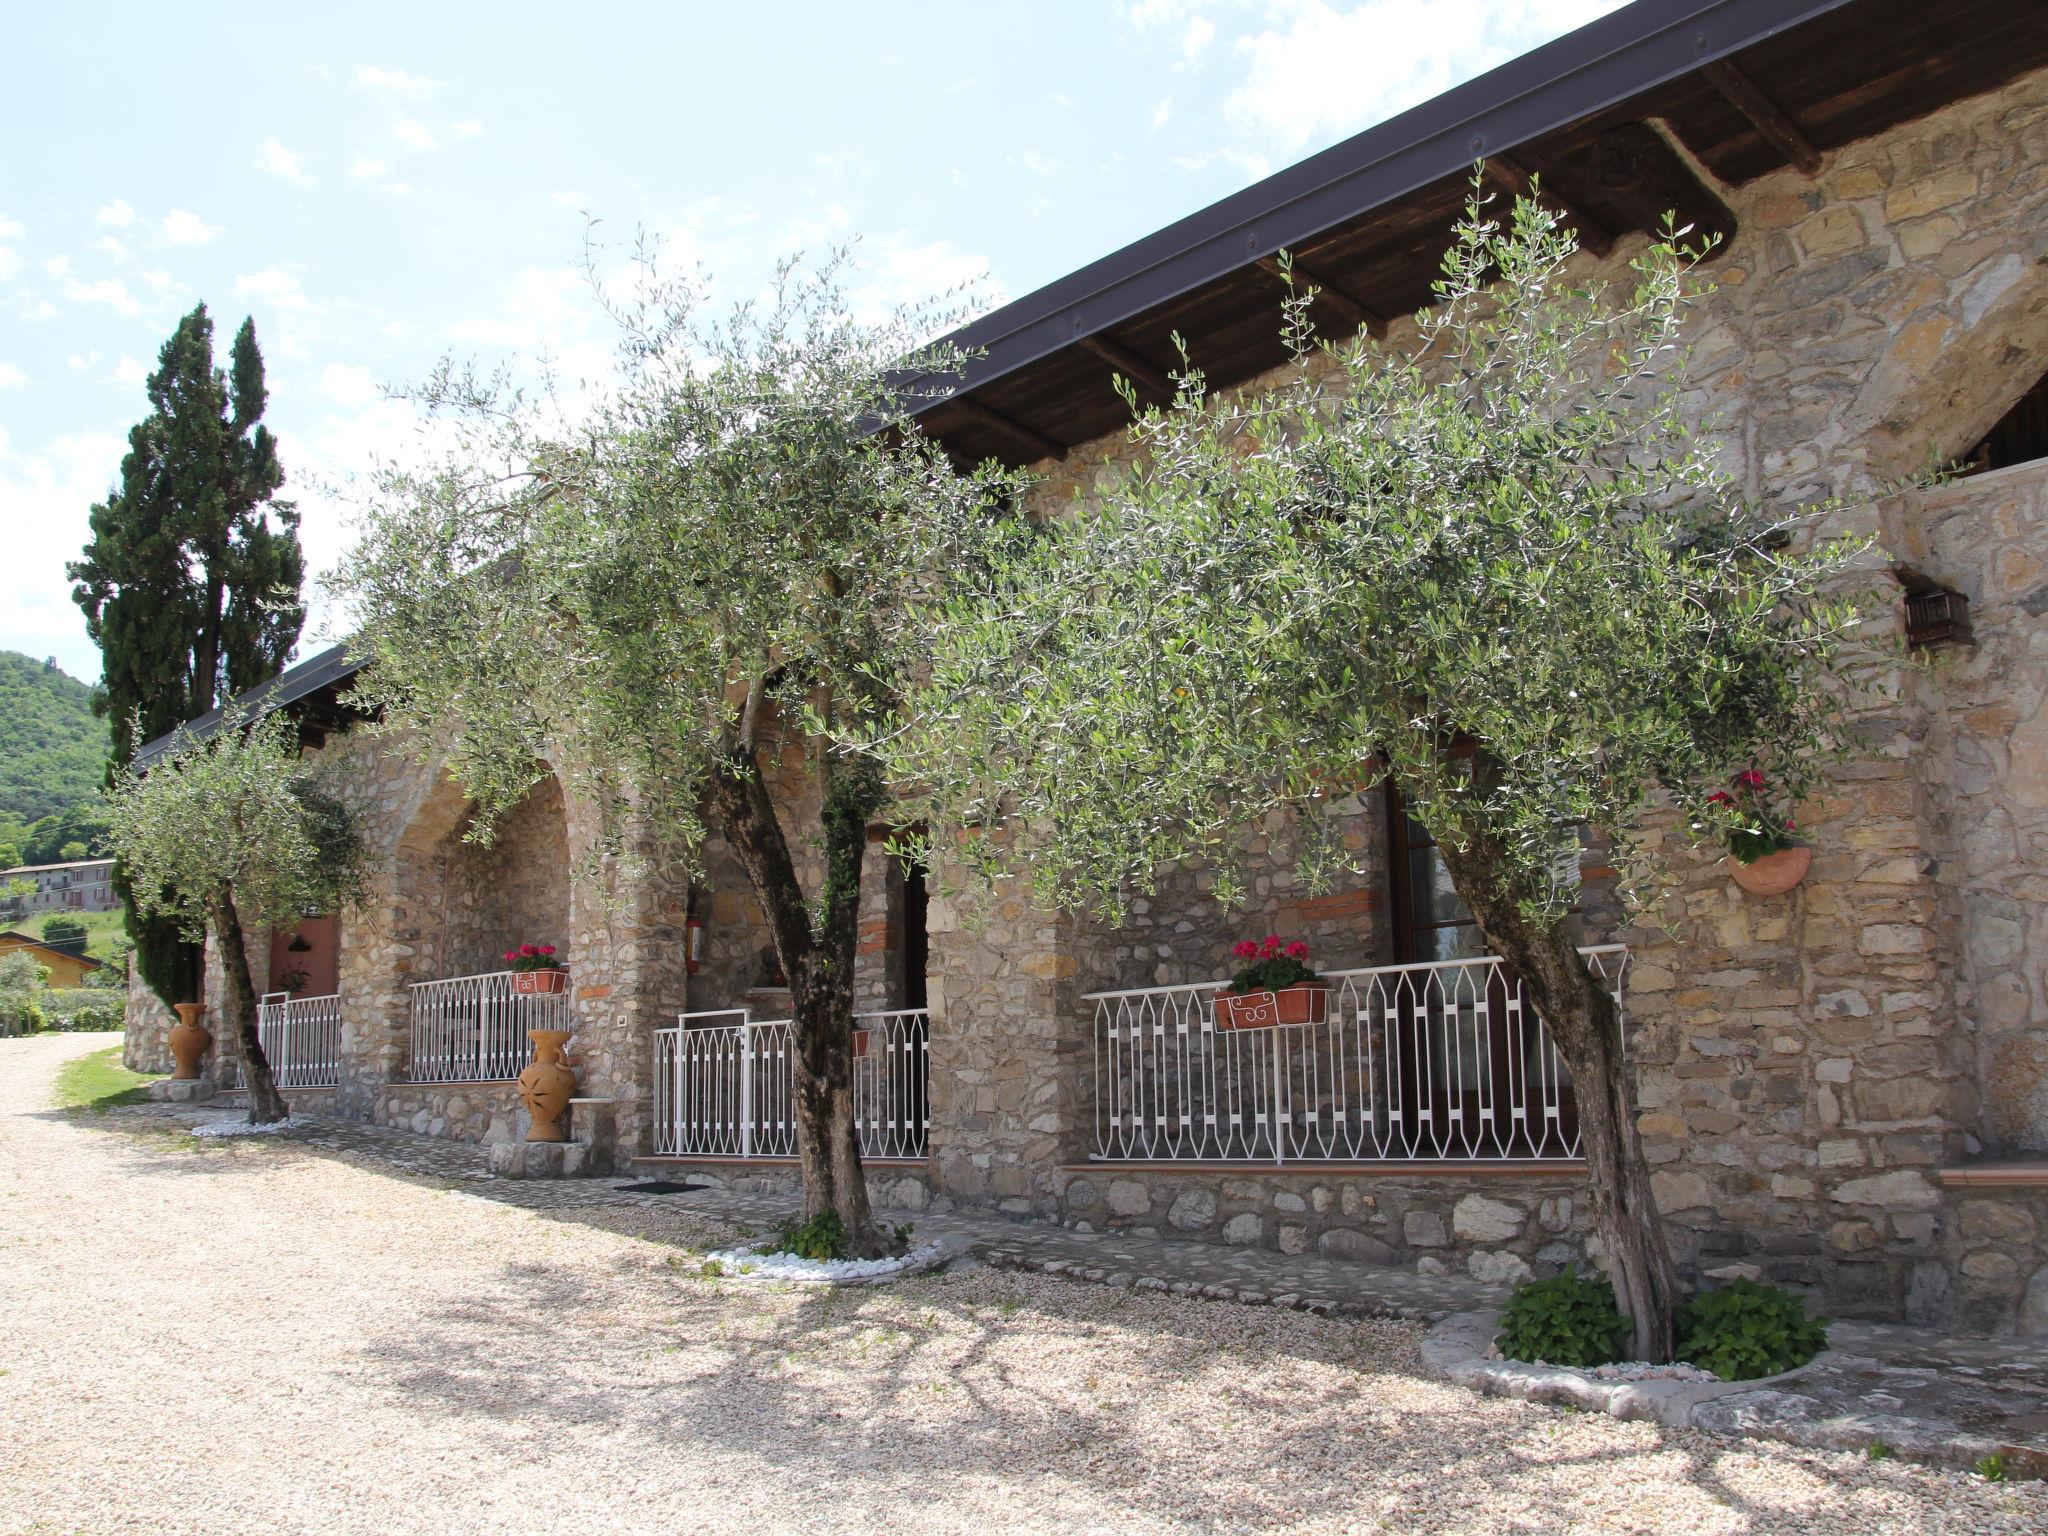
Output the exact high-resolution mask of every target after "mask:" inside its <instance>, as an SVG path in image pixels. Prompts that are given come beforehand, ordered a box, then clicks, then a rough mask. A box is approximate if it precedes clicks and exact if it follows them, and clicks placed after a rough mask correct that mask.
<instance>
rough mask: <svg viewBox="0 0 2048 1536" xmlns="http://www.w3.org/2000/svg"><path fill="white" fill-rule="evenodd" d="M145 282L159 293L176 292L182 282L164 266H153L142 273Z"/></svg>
mask: <svg viewBox="0 0 2048 1536" xmlns="http://www.w3.org/2000/svg"><path fill="white" fill-rule="evenodd" d="M142 280H143V282H145V283H147V284H148V285H149V286H150V288H151V289H153V290H154V291H156V292H157V293H175V292H176V291H177V290H178V289H179V288H180V287H181V286H182V284H180V283H179V281H178V280H177V279H176V278H175V277H173V276H171V274H170V273H168V272H166V271H165V270H164V269H163V268H162V267H152V268H151V269H150V270H149V271H147V272H145V273H143V274H142Z"/></svg>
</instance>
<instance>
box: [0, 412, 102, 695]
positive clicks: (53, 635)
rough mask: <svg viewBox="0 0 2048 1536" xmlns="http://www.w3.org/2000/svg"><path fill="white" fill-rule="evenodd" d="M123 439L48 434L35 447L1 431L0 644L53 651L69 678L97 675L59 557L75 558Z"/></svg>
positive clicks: (37, 652) (39, 653) (36, 651)
mask: <svg viewBox="0 0 2048 1536" xmlns="http://www.w3.org/2000/svg"><path fill="white" fill-rule="evenodd" d="M126 448H127V443H126V441H125V439H124V438H123V437H122V436H121V435H120V434H119V433H118V432H112V431H104V432H84V433H76V434H67V435H62V436H58V437H54V438H52V439H51V440H50V441H49V442H48V443H47V444H46V445H45V446H44V447H43V448H42V450H41V451H40V452H34V453H31V452H28V451H26V450H25V449H21V448H18V447H17V446H15V445H14V444H12V443H11V442H9V440H8V439H7V437H6V435H5V434H4V433H0V506H4V507H6V508H7V535H8V558H7V562H6V565H5V566H4V567H0V647H5V648H7V649H10V650H23V651H27V652H29V653H30V654H31V655H34V656H50V655H54V656H56V657H57V659H58V661H59V662H60V663H61V664H62V665H63V666H64V668H65V670H66V671H68V672H71V673H72V674H73V675H74V676H77V677H82V678H87V679H91V678H96V677H98V676H99V655H98V653H97V652H96V651H95V650H94V649H93V646H92V642H91V641H90V640H88V639H87V638H86V634H85V621H84V619H83V617H82V616H81V615H80V614H79V611H78V609H77V607H76V606H75V605H74V604H73V603H72V601H71V583H70V581H69V580H68V579H67V578H66V577H65V575H64V562H65V561H67V560H76V559H77V558H78V551H79V549H80V548H81V547H82V546H83V545H84V543H85V540H86V534H87V531H88V530H87V526H86V519H87V516H88V515H89V514H90V512H91V510H92V504H93V503H94V502H95V501H99V500H101V499H103V498H104V497H105V496H106V494H107V488H108V487H109V486H110V485H112V484H113V483H114V481H115V479H116V478H117V477H118V476H119V474H120V471H121V455H122V454H123V453H124V452H125V451H126Z"/></svg>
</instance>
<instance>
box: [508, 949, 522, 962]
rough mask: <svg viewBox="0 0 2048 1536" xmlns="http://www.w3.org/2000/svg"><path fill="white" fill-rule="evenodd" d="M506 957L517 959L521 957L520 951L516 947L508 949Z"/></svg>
mask: <svg viewBox="0 0 2048 1536" xmlns="http://www.w3.org/2000/svg"><path fill="white" fill-rule="evenodd" d="M505 958H506V959H507V960H517V959H518V958H519V951H518V950H516V949H508V950H506V951H505Z"/></svg>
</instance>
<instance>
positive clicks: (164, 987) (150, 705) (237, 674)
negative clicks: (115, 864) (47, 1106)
mask: <svg viewBox="0 0 2048 1536" xmlns="http://www.w3.org/2000/svg"><path fill="white" fill-rule="evenodd" d="M148 390H149V403H150V414H149V415H148V416H146V417H144V418H143V419H142V420H141V421H139V422H137V423H136V424H135V426H134V427H132V428H131V429H130V430H129V433H128V453H127V456H126V457H125V458H123V459H122V461H121V481H120V484H119V485H118V486H116V487H115V488H114V490H113V491H112V492H111V493H110V494H109V495H108V497H107V499H106V500H105V501H103V502H101V503H100V504H98V505H97V506H95V507H94V508H93V509H92V524H91V526H92V538H91V541H90V542H89V543H88V544H87V545H86V547H85V549H84V551H83V553H82V557H81V558H80V559H78V560H76V561H74V562H73V563H72V564H71V565H70V566H69V567H68V573H69V575H70V576H71V579H72V581H73V582H74V583H75V585H74V586H73V588H72V598H73V600H74V601H75V602H76V603H77V604H78V606H79V608H80V609H81V610H82V611H83V612H84V614H85V622H86V628H87V630H88V632H89V633H90V634H91V635H92V638H93V640H94V642H95V643H96V644H98V646H99V648H100V655H101V658H102V666H103V670H104V677H105V681H104V683H103V685H102V688H101V692H100V694H99V696H98V704H99V706H100V708H101V710H102V712H103V713H105V714H106V715H107V716H108V717H109V718H110V719H111V720H112V722H113V738H114V763H115V766H116V767H117V768H118V767H122V766H125V765H126V764H127V762H128V759H129V757H130V756H131V755H132V753H133V752H134V749H135V747H136V746H137V745H139V744H140V743H142V742H147V741H151V740H154V739H155V738H156V737H159V736H162V735H164V734H165V733H166V732H168V731H171V730H174V729H175V728H176V727H178V726H179V725H181V724H183V723H184V722H185V721H187V720H190V719H193V718H194V717H196V716H199V715H203V714H205V713H207V712H208V711H209V710H211V709H213V708H214V707H215V706H216V705H218V704H220V703H222V702H223V701H224V700H226V699H228V698H230V697H232V696H233V695H235V694H237V693H240V692H242V691H244V690H245V689H248V688H251V687H253V686H255V685H256V684H257V683H260V682H262V681H263V680H264V679H265V678H267V677H270V676H271V675H272V674H274V673H275V672H277V671H278V670H279V669H280V668H281V667H282V666H283V665H284V663H285V662H286V661H287V660H288V659H289V658H290V656H291V653H292V647H293V646H295V645H297V644H298V639H299V629H300V627H301V626H302V625H303V624H304V622H305V617H306V609H305V604H304V602H303V601H302V600H301V597H300V589H301V585H302V583H303V581H304V579H305V568H306V561H305V554H304V551H303V550H302V549H301V548H300V546H299V514H298V510H297V508H295V507H294V506H293V505H292V504H291V503H290V502H288V501H279V500H277V499H276V496H277V491H278V489H279V487H281V486H282V485H283V484H284V468H283V466H282V465H281V464H280V463H279V462H278V456H277V439H276V438H275V437H273V436H272V435H271V433H270V429H269V428H268V427H266V426H264V425H263V408H264V406H265V404H266V403H267V401H268V399H269V393H268V390H267V389H266V387H265V385H264V382H263V354H262V352H261V350H260V349H259V348H258V347H257V345H256V326H255V322H254V321H251V320H244V321H243V322H242V325H241V329H239V330H238V331H236V332H235V339H234V343H233V346H232V348H231V350H230V355H229V365H228V367H227V368H226V369H225V370H223V369H221V368H217V367H215V366H214V354H213V318H212V316H210V315H209V314H207V312H206V306H205V305H204V304H201V305H199V306H198V307H196V308H195V309H194V310H193V311H192V312H191V313H190V314H188V315H186V316H185V317H184V318H183V319H181V320H180V321H179V322H178V328H177V329H176V330H175V331H174V332H173V333H172V334H171V338H170V340H168V341H166V342H165V343H164V345H163V348H162V350H161V351H160V352H159V353H158V354H157V367H156V371H155V372H154V373H152V374H151V375H150V376H149V382H148ZM117 883H120V884H121V886H122V891H123V897H124V899H126V900H127V901H128V904H129V923H128V931H129V933H130V935H131V936H133V938H134V939H135V955H136V964H137V966H138V967H139V968H140V970H141V972H142V977H143V979H144V980H145V981H147V982H148V983H149V985H150V986H151V987H152V988H154V989H155V990H156V991H157V993H158V994H159V995H160V996H162V997H163V999H164V1001H166V1002H189V1001H192V1000H193V999H195V998H197V997H198V996H199V950H198V948H197V947H196V946H195V945H193V944H191V943H189V942H187V941H186V939H185V937H184V936H183V935H182V934H181V933H180V932H179V930H178V928H177V926H176V925H175V924H173V923H171V922H170V921H169V920H168V919H165V918H162V917H158V918H154V919H152V918H149V917H147V916H145V915H144V914H143V913H142V912H141V911H139V910H138V909H137V906H136V903H135V902H134V900H133V898H132V895H131V893H129V891H128V890H127V888H126V885H125V881H118V882H117Z"/></svg>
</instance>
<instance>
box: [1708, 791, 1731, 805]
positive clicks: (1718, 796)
mask: <svg viewBox="0 0 2048 1536" xmlns="http://www.w3.org/2000/svg"><path fill="white" fill-rule="evenodd" d="M1734 803H1735V797H1734V796H1733V795H1731V794H1729V793H1728V791H1727V790H1725V789H1717V790H1715V791H1714V792H1713V793H1712V794H1711V795H1709V796H1707V804H1709V805H1733V804H1734Z"/></svg>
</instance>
